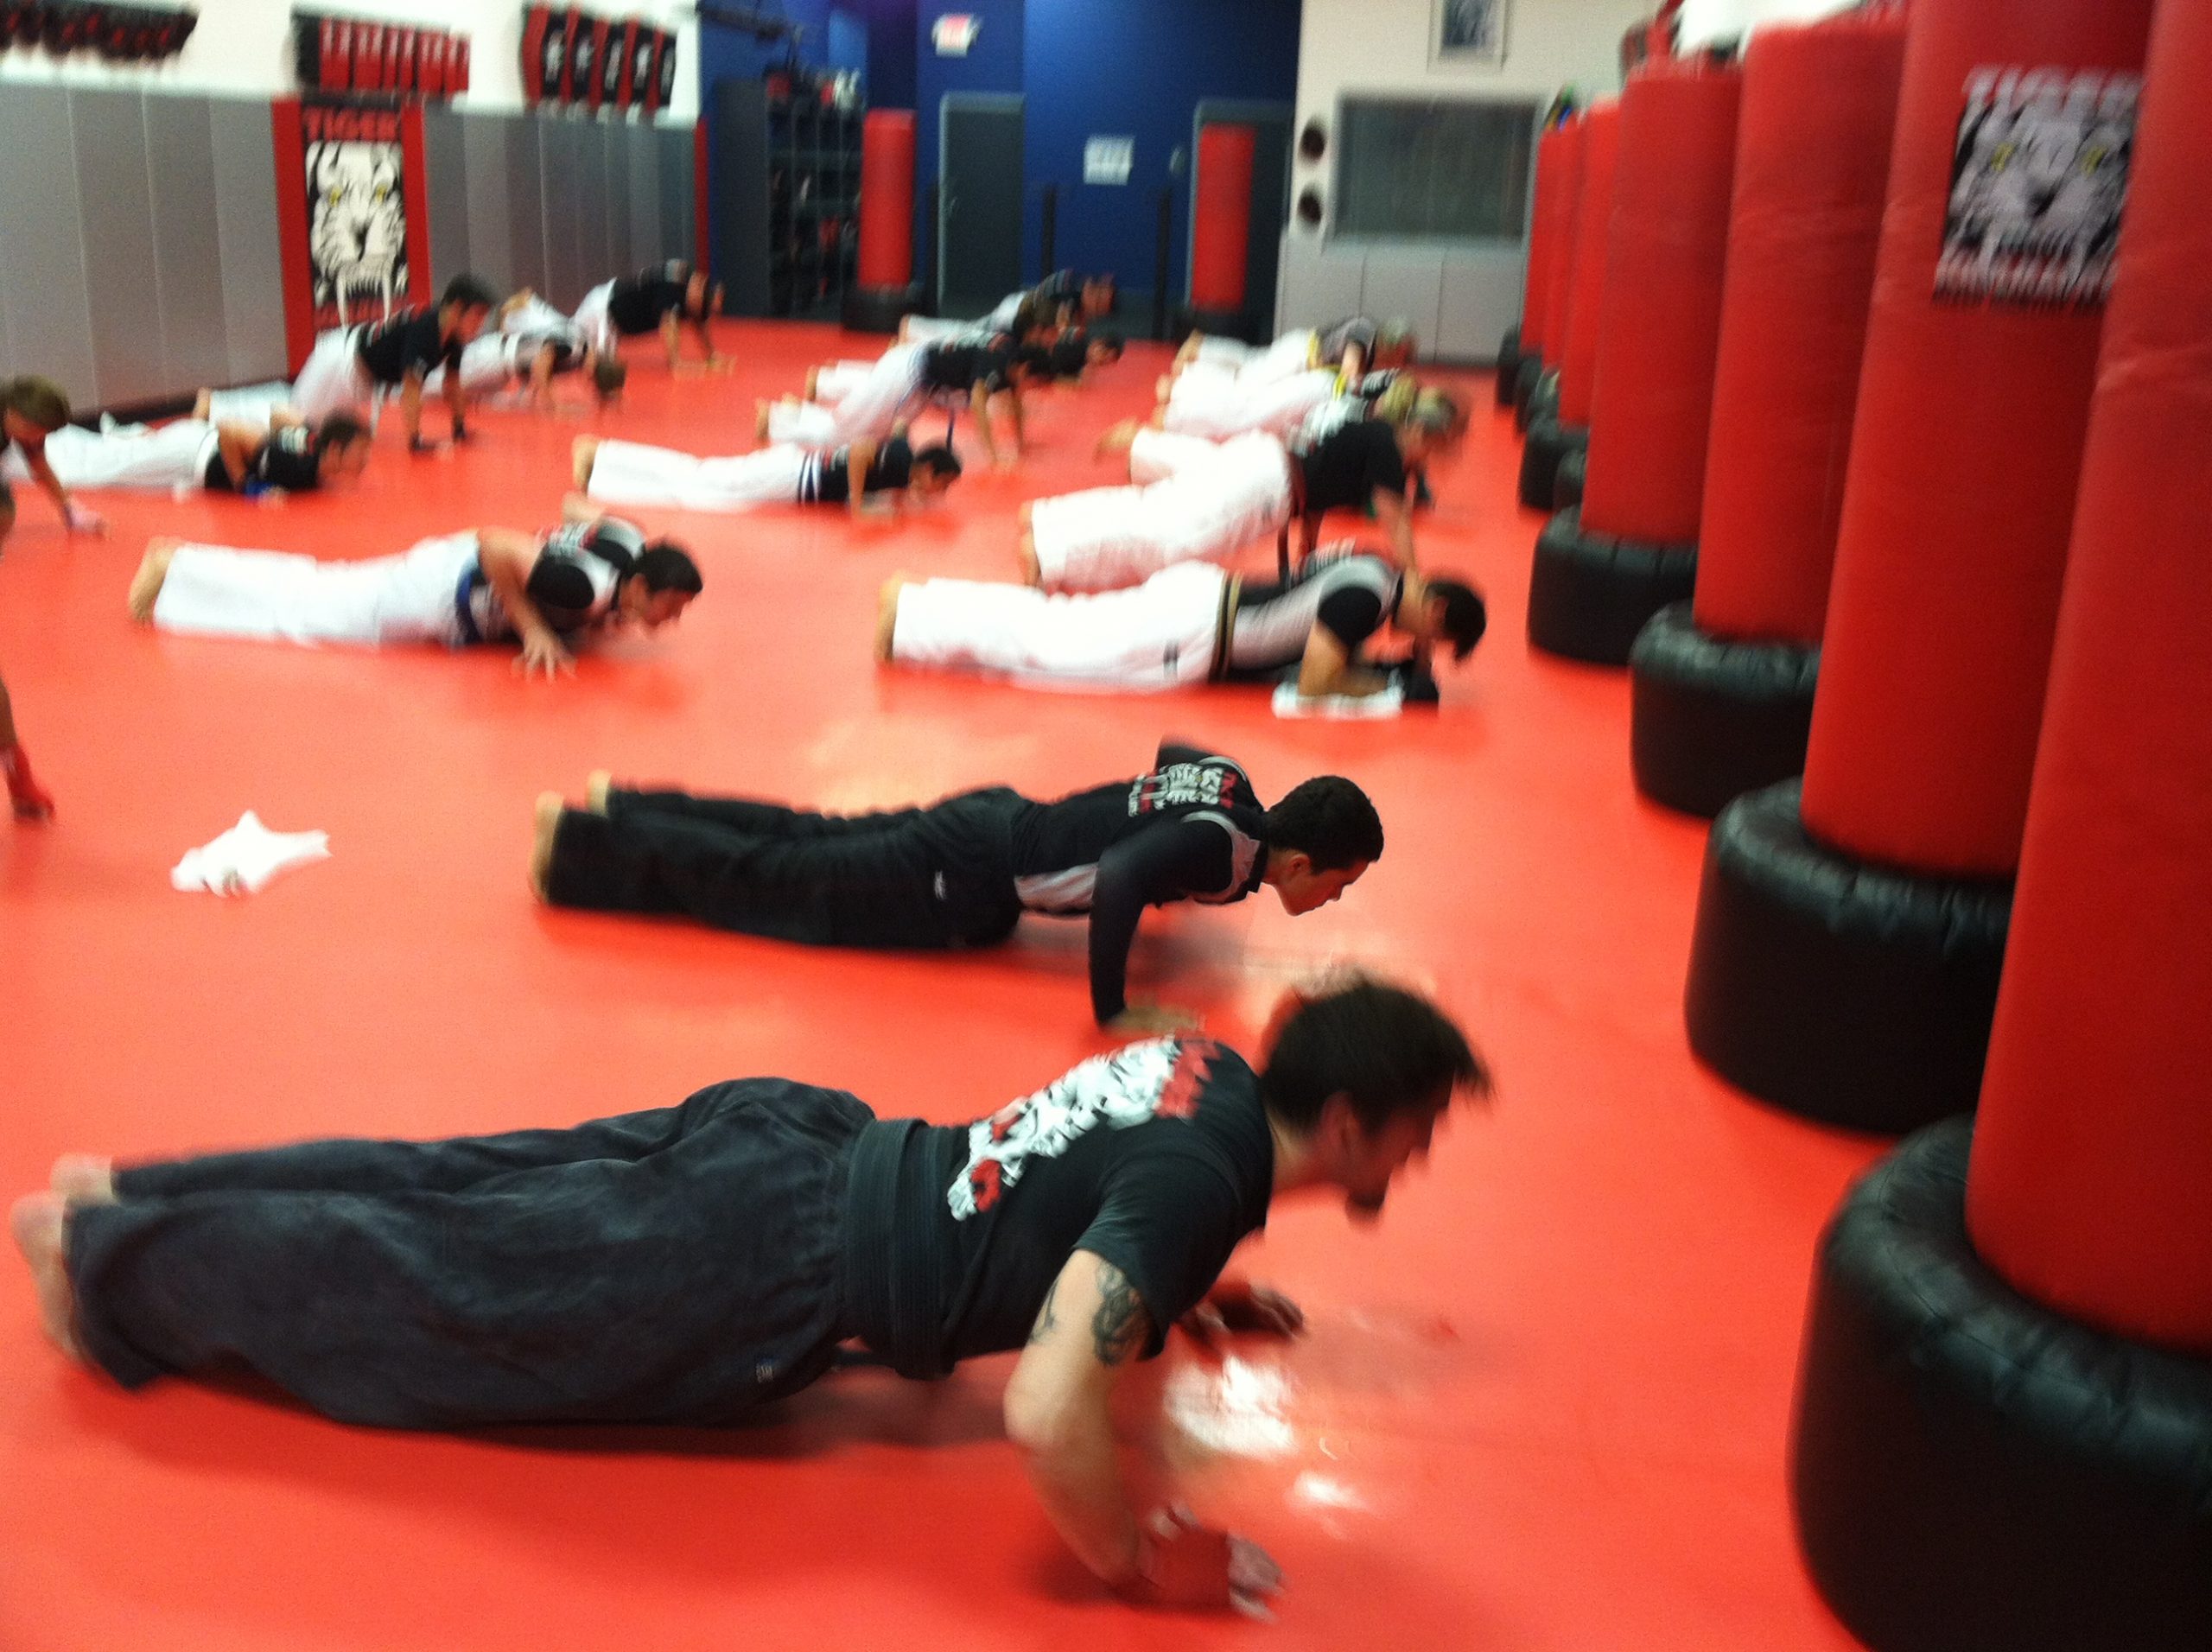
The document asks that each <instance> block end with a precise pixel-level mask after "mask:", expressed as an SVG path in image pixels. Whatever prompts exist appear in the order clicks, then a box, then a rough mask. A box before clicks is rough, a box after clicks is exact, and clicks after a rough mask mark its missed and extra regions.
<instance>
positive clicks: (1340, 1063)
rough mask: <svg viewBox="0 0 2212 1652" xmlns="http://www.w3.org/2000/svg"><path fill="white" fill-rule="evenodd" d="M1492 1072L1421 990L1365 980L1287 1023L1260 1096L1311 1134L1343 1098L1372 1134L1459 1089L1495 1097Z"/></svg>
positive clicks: (1442, 1103) (1440, 1104) (1440, 1103)
mask: <svg viewBox="0 0 2212 1652" xmlns="http://www.w3.org/2000/svg"><path fill="white" fill-rule="evenodd" d="M1490 1087H1491V1080H1490V1069H1489V1068H1488V1067H1487V1066H1485V1065H1484V1063H1483V1059H1482V1058H1481V1057H1480V1056H1478V1055H1477V1054H1476V1053H1475V1052H1474V1050H1473V1048H1472V1046H1471V1045H1469V1044H1468V1042H1467V1035H1466V1034H1465V1032H1461V1031H1460V1030H1459V1027H1458V1026H1455V1025H1454V1024H1453V1022H1452V1019H1451V1018H1450V1017H1449V1016H1447V1015H1446V1014H1445V1013H1443V1011H1441V1010H1440V1009H1438V1008H1437V1007H1436V1006H1435V1005H1433V1004H1432V1003H1430V1002H1429V1001H1427V999H1425V998H1423V997H1421V996H1420V995H1419V994H1414V993H1409V992H1408V991H1406V990H1405V989H1404V988H1401V987H1389V986H1385V985H1383V983H1382V982H1376V981H1362V982H1356V983H1355V984H1353V985H1351V986H1350V987H1344V988H1338V989H1337V990H1335V991H1332V992H1330V993H1327V994H1324V995H1322V996H1320V997H1317V998H1313V999H1309V1000H1307V1001H1306V1002H1305V1003H1303V1004H1301V1005H1300V1006H1299V1007H1298V1009H1297V1011H1296V1013H1294V1014H1293V1015H1292V1016H1291V1017H1290V1019H1289V1020H1287V1021H1286V1022H1285V1023H1284V1024H1283V1027H1282V1031H1281V1032H1280V1033H1279V1034H1278V1035H1277V1037H1276V1039H1275V1045H1274V1049H1273V1050H1272V1051H1270V1052H1268V1061H1267V1066H1266V1068H1265V1069H1264V1070H1263V1071H1262V1072H1261V1074H1260V1099H1261V1101H1262V1102H1263V1103H1264V1104H1265V1105H1266V1107H1267V1109H1268V1112H1269V1113H1270V1114H1272V1115H1274V1117H1276V1118H1277V1119H1280V1120H1281V1121H1282V1122H1283V1123H1285V1124H1287V1125H1288V1126H1289V1127H1290V1128H1292V1129H1294V1130H1298V1131H1301V1132H1302V1131H1307V1130H1311V1129H1312V1128H1313V1127H1314V1125H1315V1124H1316V1123H1318V1122H1319V1120H1320V1117H1321V1109H1322V1107H1323V1105H1324V1104H1325V1103H1326V1102H1327V1101H1328V1100H1329V1098H1330V1097H1331V1096H1343V1097H1344V1099H1345V1100H1346V1101H1347V1102H1350V1103H1351V1110H1352V1113H1353V1115H1354V1116H1356V1117H1357V1119H1358V1120H1359V1122H1360V1126H1361V1128H1363V1129H1364V1130H1366V1131H1367V1132H1368V1133H1369V1134H1370V1135H1371V1134H1374V1133H1375V1132H1376V1131H1378V1130H1380V1129H1381V1128H1383V1126H1385V1125H1387V1124H1388V1123H1389V1121H1391V1120H1392V1119H1394V1118H1397V1117H1400V1116H1402V1115H1408V1114H1416V1115H1424V1114H1433V1113H1436V1112H1438V1111H1440V1110H1441V1109H1443V1108H1445V1107H1446V1106H1448V1105H1449V1104H1450V1102H1451V1099H1452V1096H1453V1095H1454V1094H1455V1093H1456V1092H1458V1091H1459V1090H1465V1091H1467V1092H1468V1093H1470V1094H1471V1095H1475V1096H1487V1095H1489V1094H1490Z"/></svg>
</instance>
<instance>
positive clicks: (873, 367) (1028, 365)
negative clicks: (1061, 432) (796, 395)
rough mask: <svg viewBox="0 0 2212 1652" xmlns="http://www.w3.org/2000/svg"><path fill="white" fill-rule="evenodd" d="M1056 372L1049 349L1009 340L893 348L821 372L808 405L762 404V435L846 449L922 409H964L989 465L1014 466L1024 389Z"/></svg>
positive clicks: (881, 435) (884, 433) (877, 438)
mask: <svg viewBox="0 0 2212 1652" xmlns="http://www.w3.org/2000/svg"><path fill="white" fill-rule="evenodd" d="M1049 372H1051V362H1050V360H1049V359H1048V357H1047V355H1046V352H1044V351H1043V350H1041V349H1039V348H1035V347H1033V346H1016V345H1014V343H1013V342H1012V341H1011V340H1008V339H1007V338H1005V337H1003V336H999V337H994V338H991V339H988V340H985V339H981V338H975V339H961V340H947V341H946V342H944V343H941V344H894V345H893V346H891V348H889V349H888V350H887V351H885V352H884V353H883V354H882V356H881V358H880V359H878V360H875V361H872V362H837V363H835V364H833V365H829V366H828V367H819V368H817V369H816V370H815V371H814V372H813V374H812V375H811V377H810V384H809V387H808V388H809V392H810V398H811V399H810V400H807V401H804V402H800V401H789V400H786V401H781V402H764V403H761V404H760V426H759V428H760V436H761V439H762V440H763V441H766V442H796V443H798V445H799V446H801V447H804V448H842V447H846V446H849V445H850V444H851V443H853V442H882V441H884V440H886V439H887V437H888V436H889V435H890V434H891V432H892V430H893V428H894V427H895V426H897V425H899V424H901V423H906V421H907V420H908V419H909V418H910V417H911V416H912V415H913V414H914V413H915V412H917V411H918V410H919V409H921V408H922V407H924V406H942V407H947V408H950V409H954V410H957V409H959V408H961V407H963V406H964V407H966V408H967V409H968V410H969V412H970V413H971V414H973V415H974V416H975V421H976V436H977V437H978V438H979V439H980V440H981V441H982V444H983V452H984V453H985V454H987V455H988V457H989V459H990V461H991V462H992V463H993V464H994V465H996V466H1000V467H1010V466H1011V465H1012V464H1013V463H1014V461H1015V460H1016V459H1017V458H1019V457H1020V454H1021V449H1022V445H1023V443H1024V442H1025V441H1026V440H1027V434H1026V432H1025V430H1024V429H1023V425H1022V405H1021V387H1022V386H1023V385H1024V384H1029V383H1032V382H1034V381H1036V380H1039V379H1041V378H1045V377H1046V375H1047V374H1048V373H1049ZM994 405H998V406H1002V407H1003V408H1004V409H1005V410H1006V413H1007V421H1008V423H1010V424H1011V425H1012V427H1013V432H1014V441H1013V444H1012V446H1011V448H1009V449H1007V450H1005V451H1003V452H1002V451H1001V447H1000V443H999V440H998V436H997V434H996V432H995V430H994V429H993V428H992V423H991V410H992V408H993V406H994Z"/></svg>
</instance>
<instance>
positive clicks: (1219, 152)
mask: <svg viewBox="0 0 2212 1652" xmlns="http://www.w3.org/2000/svg"><path fill="white" fill-rule="evenodd" d="M1255 139H1256V134H1255V133H1254V131H1253V130H1252V129H1251V128H1250V127H1249V126H1239V125H1236V124H1233V123H1228V122H1216V123H1214V124H1211V125H1208V126H1206V127H1205V128H1204V129H1202V130H1200V131H1199V133H1198V176H1197V178H1196V180H1195V181H1193V183H1192V199H1193V201H1194V210H1193V212H1192V229H1191V308H1192V310H1193V311H1195V312H1197V313H1198V315H1218V316H1225V317H1236V316H1241V315H1243V310H1244V273H1245V263H1246V259H1247V257H1248V256H1249V251H1250V247H1251V240H1252V159H1253V151H1254V146H1255Z"/></svg>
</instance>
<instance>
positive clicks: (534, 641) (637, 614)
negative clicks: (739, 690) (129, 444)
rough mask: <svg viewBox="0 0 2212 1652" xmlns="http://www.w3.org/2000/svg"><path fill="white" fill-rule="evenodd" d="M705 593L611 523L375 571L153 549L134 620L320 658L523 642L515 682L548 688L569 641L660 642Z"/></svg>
mask: <svg viewBox="0 0 2212 1652" xmlns="http://www.w3.org/2000/svg"><path fill="white" fill-rule="evenodd" d="M701 583H702V581H701V580H700V577H699V569H698V565H697V564H696V562H693V561H692V560H691V557H690V554H689V553H687V552H686V551H684V550H683V549H682V548H681V547H680V546H677V545H675V544H673V543H670V542H668V541H666V540H660V541H656V542H653V543H647V542H646V540H645V535H644V534H643V533H642V532H641V531H639V529H638V528H637V527H635V526H634V525H632V524H630V523H627V522H623V521H620V520H619V519H617V518H612V517H602V518H594V519H592V520H589V521H582V522H571V523H569V524H566V525H564V526H563V527H560V528H557V529H556V530H554V531H552V532H550V533H548V534H543V535H537V534H526V533H517V532H515V531H512V530H511V529H505V528H480V529H471V530H468V531H464V532H461V533H452V534H444V535H441V536H439V537H435V538H432V539H425V540H423V542H422V543H419V544H416V545H415V546H413V547H412V548H411V549H410V550H404V551H402V552H401V553H400V554H399V555H397V556H379V557H375V558H372V559H371V560H368V561H365V562H318V561H317V560H316V559H315V558H314V557H312V556H290V555H287V554H285V553H283V552H281V551H271V550H232V549H230V548H228V547H225V546H219V545H194V544H187V543H183V542H182V541H180V540H175V539H156V540H155V541H153V542H151V543H149V545H148V546H147V548H146V556H145V560H144V561H143V562H141V563H140V564H139V568H138V573H137V577H136V578H135V579H134V580H133V581H131V585H130V616H131V618H132V619H137V620H138V621H139V622H140V623H141V624H143V625H151V626H155V627H156V629H158V630H162V631H168V632H177V633H180V634H181V635H187V636H200V637H250V638H255V639H260V640H263V641H276V642H290V643H301V644H305V645H309V646H314V645H318V644H322V643H341V644H342V643H351V644H355V645H363V646H368V647H377V646H381V645H385V644H404V643H439V644H442V645H445V646H447V647H448V648H458V647H462V646H466V645H470V644H474V643H495V642H508V641H518V642H519V643H520V644H521V654H520V657H519V658H518V659H517V661H516V669H517V670H521V671H524V672H525V673H527V672H531V671H536V670H543V671H544V672H545V673H546V675H548V676H549V677H550V676H551V675H553V674H554V673H555V672H556V671H559V670H567V669H569V668H570V667H572V666H573V664H574V663H575V662H574V659H573V658H572V656H571V655H570V652H569V643H568V640H567V639H570V638H574V637H577V636H580V635H583V634H586V633H588V632H593V631H596V630H599V629H602V628H605V627H608V626H617V625H636V626H641V627H642V628H643V629H645V630H646V631H655V630H658V628H659V627H661V626H664V625H667V624H670V623H671V622H672V621H673V620H675V619H677V617H678V616H679V615H680V614H682V613H683V610H684V608H685V607H687V606H689V604H690V600H691V599H692V598H693V597H694V596H696V595H697V594H698V593H699V590H700V588H701Z"/></svg>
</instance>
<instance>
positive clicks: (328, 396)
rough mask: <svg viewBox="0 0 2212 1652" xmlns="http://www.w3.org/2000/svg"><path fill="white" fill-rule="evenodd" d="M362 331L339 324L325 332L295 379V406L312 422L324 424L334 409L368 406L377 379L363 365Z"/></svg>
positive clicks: (338, 410) (300, 413)
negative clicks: (370, 375) (339, 325)
mask: <svg viewBox="0 0 2212 1652" xmlns="http://www.w3.org/2000/svg"><path fill="white" fill-rule="evenodd" d="M360 331H361V330H360V329H359V327H333V328H332V329H331V330H330V331H329V332H327V333H325V334H322V335H321V337H319V338H318V339H316V340H315V349H314V351H313V352H312V353H310V354H309V355H308V359H307V362H306V365H303V366H302V367H301V369H300V376H299V377H298V378H295V379H294V380H293V381H292V410H293V411H294V412H295V413H297V414H298V415H299V416H301V417H302V418H303V419H305V420H306V421H307V422H308V423H309V424H321V423H322V422H323V421H324V420H325V419H327V418H328V417H329V416H331V415H332V414H333V413H342V412H345V411H346V410H357V411H360V412H364V413H365V412H366V411H367V410H368V408H369V403H370V402H371V400H372V398H373V397H374V396H375V394H376V381H375V380H374V379H372V378H370V377H369V370H368V369H367V368H366V367H364V366H363V365H361V350H360V343H361V340H360V336H359V335H360Z"/></svg>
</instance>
